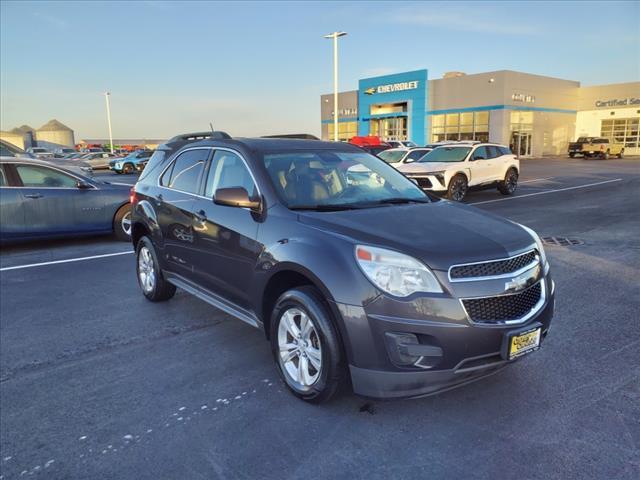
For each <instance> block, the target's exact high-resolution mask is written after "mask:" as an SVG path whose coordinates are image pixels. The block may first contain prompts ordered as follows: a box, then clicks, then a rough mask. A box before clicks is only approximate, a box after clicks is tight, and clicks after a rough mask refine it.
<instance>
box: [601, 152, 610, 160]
mask: <svg viewBox="0 0 640 480" xmlns="http://www.w3.org/2000/svg"><path fill="white" fill-rule="evenodd" d="M600 158H601V159H602V160H609V150H607V151H606V152H603V153H601V154H600Z"/></svg>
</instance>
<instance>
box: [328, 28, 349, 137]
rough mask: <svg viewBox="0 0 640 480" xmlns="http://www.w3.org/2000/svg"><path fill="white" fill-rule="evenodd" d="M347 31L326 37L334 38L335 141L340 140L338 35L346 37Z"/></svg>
mask: <svg viewBox="0 0 640 480" xmlns="http://www.w3.org/2000/svg"><path fill="white" fill-rule="evenodd" d="M346 34H347V32H333V33H330V34H329V35H325V36H324V38H332V39H333V141H334V142H337V141H338V37H344V36H345V35H346Z"/></svg>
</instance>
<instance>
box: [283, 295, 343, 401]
mask: <svg viewBox="0 0 640 480" xmlns="http://www.w3.org/2000/svg"><path fill="white" fill-rule="evenodd" d="M305 320H306V322H305ZM307 322H309V323H307ZM303 324H306V325H309V328H307V329H306V332H307V333H304V329H303V328H301V327H302V326H303ZM292 325H293V326H292ZM296 333H299V334H300V335H299V336H296V335H295V334H296ZM270 339H271V350H272V353H273V357H274V360H275V362H276V365H277V368H278V373H279V374H280V376H281V377H282V380H283V381H284V383H285V384H286V385H287V387H288V388H289V390H290V391H291V392H292V393H293V394H294V395H295V396H297V397H298V398H300V399H302V400H304V401H306V402H310V403H322V402H325V401H327V400H329V399H330V398H331V396H332V395H333V394H334V393H335V391H336V389H337V388H338V387H339V386H340V384H341V383H342V380H343V379H344V378H345V375H344V372H345V366H344V355H343V353H342V352H343V350H342V344H341V342H340V338H339V336H338V333H337V329H336V326H335V324H334V323H333V320H332V318H331V314H330V312H329V309H328V308H327V306H326V305H325V303H324V302H323V300H322V296H321V295H320V293H319V292H318V291H317V290H316V289H315V288H313V287H309V286H305V287H299V288H294V289H291V290H288V291H286V292H285V293H283V294H282V295H281V296H280V298H278V301H277V302H276V304H275V307H274V309H273V312H272V313H271V332H270ZM285 345H289V346H291V348H289V349H287V350H284V349H283V352H282V353H281V347H283V346H285ZM312 352H313V353H312ZM287 357H288V359H287Z"/></svg>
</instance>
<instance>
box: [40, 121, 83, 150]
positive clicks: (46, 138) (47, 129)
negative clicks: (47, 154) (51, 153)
mask: <svg viewBox="0 0 640 480" xmlns="http://www.w3.org/2000/svg"><path fill="white" fill-rule="evenodd" d="M36 142H37V143H38V146H39V147H44V148H48V149H50V150H54V149H56V148H60V147H73V146H74V145H75V139H74V137H73V130H71V129H70V128H69V127H67V126H66V125H64V124H62V123H60V122H59V121H58V120H55V119H54V120H49V121H48V122H47V123H45V124H44V125H43V126H41V127H40V128H39V129H38V130H36Z"/></svg>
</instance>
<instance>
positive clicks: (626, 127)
mask: <svg viewBox="0 0 640 480" xmlns="http://www.w3.org/2000/svg"><path fill="white" fill-rule="evenodd" d="M639 123H640V118H616V119H615V120H602V123H601V124H600V136H602V137H605V138H608V139H609V141H610V142H615V143H622V144H624V147H625V148H638V142H639V140H640V139H639V138H638V124H639Z"/></svg>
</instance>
